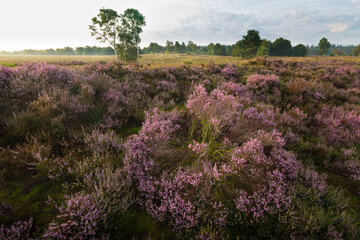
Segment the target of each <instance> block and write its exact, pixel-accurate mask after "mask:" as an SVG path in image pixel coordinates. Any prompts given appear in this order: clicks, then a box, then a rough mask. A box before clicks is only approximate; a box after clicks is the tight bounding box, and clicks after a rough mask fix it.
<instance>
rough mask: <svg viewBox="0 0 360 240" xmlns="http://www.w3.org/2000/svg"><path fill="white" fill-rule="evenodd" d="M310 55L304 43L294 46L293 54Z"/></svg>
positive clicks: (299, 55) (298, 55) (297, 55)
mask: <svg viewBox="0 0 360 240" xmlns="http://www.w3.org/2000/svg"><path fill="white" fill-rule="evenodd" d="M307 55H308V50H307V48H306V47H305V45H304V44H298V45H296V46H295V47H294V48H293V56H295V57H305V56H307Z"/></svg>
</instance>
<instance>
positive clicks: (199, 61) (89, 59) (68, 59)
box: [0, 54, 360, 68]
mask: <svg viewBox="0 0 360 240" xmlns="http://www.w3.org/2000/svg"><path fill="white" fill-rule="evenodd" d="M272 58H275V59H282V60H286V61H329V60H339V61H344V62H360V56H359V57H319V56H311V57H272ZM39 61H42V62H47V63H67V64H75V65H77V64H85V63H95V62H100V61H103V62H112V61H114V56H78V55H71V56H66V55H63V56H49V55H0V65H9V66H15V65H18V64H20V63H23V62H39ZM247 61H248V60H244V59H241V58H238V57H231V56H208V55H184V54H146V55H142V56H141V64H142V65H144V66H148V67H152V68H154V67H164V66H167V67H179V66H181V65H184V64H190V65H197V66H201V65H207V64H208V63H209V62H213V63H216V64H226V63H229V62H231V63H234V64H236V65H241V64H243V63H246V62H247Z"/></svg>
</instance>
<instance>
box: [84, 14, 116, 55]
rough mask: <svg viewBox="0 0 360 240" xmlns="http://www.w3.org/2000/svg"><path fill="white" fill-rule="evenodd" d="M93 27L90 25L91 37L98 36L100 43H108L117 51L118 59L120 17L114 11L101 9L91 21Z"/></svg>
mask: <svg viewBox="0 0 360 240" xmlns="http://www.w3.org/2000/svg"><path fill="white" fill-rule="evenodd" d="M91 21H92V25H89V28H90V30H91V35H92V36H96V39H97V40H99V41H100V42H103V43H105V42H107V43H109V44H110V46H111V47H112V48H113V49H114V51H115V53H114V54H115V58H116V59H118V58H117V52H116V50H117V47H118V34H119V32H120V16H119V14H118V13H117V12H116V11H114V10H112V9H105V8H102V9H100V13H99V14H98V15H97V16H96V17H94V18H92V19H91Z"/></svg>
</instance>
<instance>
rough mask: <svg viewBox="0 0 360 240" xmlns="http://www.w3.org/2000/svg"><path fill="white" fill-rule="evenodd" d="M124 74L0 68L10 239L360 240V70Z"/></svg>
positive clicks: (105, 62)
mask: <svg viewBox="0 0 360 240" xmlns="http://www.w3.org/2000/svg"><path fill="white" fill-rule="evenodd" d="M112 58H113V57H111V56H106V57H103V56H98V57H97V56H96V57H95V56H92V57H68V56H65V57H48V58H43V57H40V56H39V57H27V56H23V57H14V56H0V65H3V66H0V111H1V112H0V178H1V180H0V239H199V240H205V239H206V240H215V239H234V240H235V239H239V240H242V239H324V240H325V239H331V240H339V239H360V58H359V57H336V58H330V57H317V58H315V57H312V58H271V57H268V58H267V57H259V58H253V59H249V60H241V59H240V58H232V57H215V56H214V57H213V56H211V57H201V56H187V55H144V56H143V57H142V58H141V64H135V65H134V64H132V65H122V64H121V63H120V62H113V61H112ZM38 60H41V61H42V62H38Z"/></svg>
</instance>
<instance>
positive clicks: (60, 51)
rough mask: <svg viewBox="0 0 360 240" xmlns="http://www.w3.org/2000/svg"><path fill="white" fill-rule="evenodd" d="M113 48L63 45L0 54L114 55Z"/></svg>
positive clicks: (1, 52)
mask: <svg viewBox="0 0 360 240" xmlns="http://www.w3.org/2000/svg"><path fill="white" fill-rule="evenodd" d="M114 53H115V50H114V49H113V48H111V47H96V46H92V47H91V46H86V47H77V48H75V49H74V48H72V47H64V48H56V49H52V48H49V49H45V50H35V49H25V50H21V51H14V52H7V51H0V54H2V55H10V54H11V55H114Z"/></svg>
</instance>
